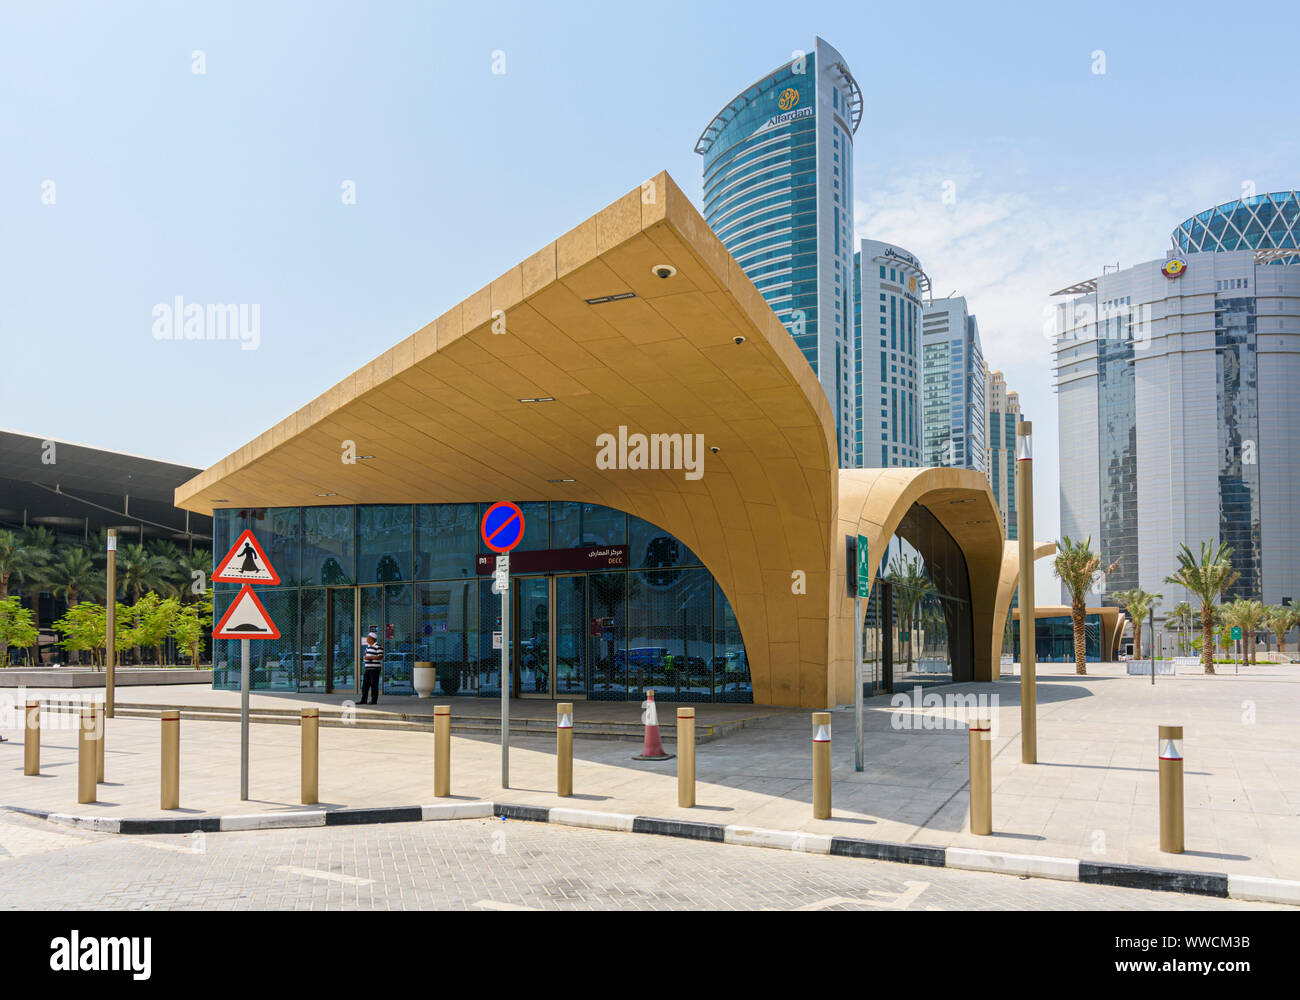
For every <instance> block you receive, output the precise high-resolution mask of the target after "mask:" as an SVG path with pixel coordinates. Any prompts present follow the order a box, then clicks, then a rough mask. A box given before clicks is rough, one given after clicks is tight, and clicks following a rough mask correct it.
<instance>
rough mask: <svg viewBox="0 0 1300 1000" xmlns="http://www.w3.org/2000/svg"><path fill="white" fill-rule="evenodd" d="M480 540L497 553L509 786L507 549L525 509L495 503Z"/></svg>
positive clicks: (505, 782)
mask: <svg viewBox="0 0 1300 1000" xmlns="http://www.w3.org/2000/svg"><path fill="white" fill-rule="evenodd" d="M479 534H480V535H481V536H482V538H483V544H484V545H486V546H487V547H488V548H489V549H491V550H492V551H493V552H495V553H496V554H497V561H496V572H495V573H494V574H493V577H494V579H493V581H492V589H493V590H494V591H496V593H498V594H500V595H501V787H502V788H509V787H510V645H511V643H510V550H511V549H513V548H514V547H515V546H516V545H518V544H519V543H520V542H522V541H523V540H524V512H523V511H522V510H520V509H519V507H518V506H516V505H515V504H512V503H510V502H509V501H508V500H501V501H498V502H497V503H494V504H493V505H492V506H491V507H489V508H488V509H487V510H486V511H485V512H484V513H483V521H482V523H481V524H480V525H479Z"/></svg>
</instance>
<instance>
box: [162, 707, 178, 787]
mask: <svg viewBox="0 0 1300 1000" xmlns="http://www.w3.org/2000/svg"><path fill="white" fill-rule="evenodd" d="M161 807H162V808H163V809H179V808H180V807H181V713H180V712H179V711H177V710H176V709H174V708H170V709H168V710H167V711H165V712H163V714H162V801H161Z"/></svg>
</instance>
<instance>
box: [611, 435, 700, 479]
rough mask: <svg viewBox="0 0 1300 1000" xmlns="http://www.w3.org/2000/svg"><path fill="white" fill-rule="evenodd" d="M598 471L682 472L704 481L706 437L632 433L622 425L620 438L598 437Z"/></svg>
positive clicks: (688, 477)
mask: <svg viewBox="0 0 1300 1000" xmlns="http://www.w3.org/2000/svg"><path fill="white" fill-rule="evenodd" d="M711 450H712V451H713V452H714V453H715V454H716V453H717V451H718V449H716V448H714V449H711ZM596 468H598V469H632V470H637V469H680V470H682V471H683V472H684V473H685V478H687V479H690V480H696V479H700V478H702V477H703V476H704V435H703V434H641V433H639V432H638V433H635V434H629V433H628V431H627V427H626V426H625V425H620V426H619V429H618V434H617V435H614V434H599V435H597V436H596Z"/></svg>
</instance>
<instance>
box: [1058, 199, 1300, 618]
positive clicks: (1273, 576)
mask: <svg viewBox="0 0 1300 1000" xmlns="http://www.w3.org/2000/svg"><path fill="white" fill-rule="evenodd" d="M1172 242H1173V247H1174V248H1173V249H1172V250H1170V251H1168V252H1167V253H1166V255H1165V256H1164V257H1163V258H1160V259H1157V260H1151V261H1146V262H1145V263H1141V264H1137V265H1135V266H1133V267H1129V268H1126V269H1124V270H1121V271H1112V272H1109V273H1106V274H1103V275H1101V276H1100V277H1096V278H1091V279H1088V280H1086V281H1081V282H1078V283H1077V284H1074V285H1071V286H1069V287H1068V288H1063V289H1061V291H1059V292H1056V293H1055V294H1056V295H1057V296H1059V297H1061V298H1062V299H1063V300H1064V301H1063V302H1062V303H1061V304H1060V305H1059V306H1058V307H1057V310H1056V313H1057V331H1058V334H1057V338H1056V344H1055V351H1056V374H1057V386H1058V392H1057V406H1058V410H1059V415H1060V442H1061V480H1060V482H1061V485H1060V489H1061V531H1062V533H1063V534H1066V535H1070V536H1071V537H1073V538H1084V537H1087V536H1091V537H1092V539H1093V544H1094V547H1096V548H1097V549H1098V550H1099V551H1100V553H1101V556H1102V558H1103V560H1105V561H1106V562H1108V563H1109V562H1113V561H1114V560H1116V559H1119V560H1120V565H1119V566H1118V567H1117V569H1116V571H1115V573H1114V574H1112V575H1111V577H1110V578H1109V579H1108V581H1107V583H1106V589H1107V591H1112V592H1113V591H1115V590H1121V589H1126V588H1129V587H1136V586H1139V585H1140V586H1142V587H1145V588H1146V589H1147V590H1159V591H1160V592H1162V593H1163V594H1164V595H1165V598H1164V606H1165V607H1169V606H1171V605H1172V604H1174V603H1175V602H1177V601H1179V600H1183V599H1187V597H1188V595H1187V594H1185V593H1184V592H1183V591H1182V589H1181V588H1178V587H1175V586H1173V585H1172V584H1167V583H1165V582H1164V581H1165V577H1166V576H1168V575H1169V574H1170V573H1171V572H1172V571H1173V570H1174V568H1175V566H1176V563H1177V560H1176V554H1177V552H1178V550H1179V546H1180V545H1181V544H1182V543H1186V544H1187V545H1188V546H1189V547H1190V548H1191V549H1192V550H1193V552H1199V549H1200V543H1201V542H1202V541H1210V542H1213V543H1218V542H1226V543H1227V544H1228V545H1230V546H1231V547H1232V550H1233V554H1232V563H1233V566H1234V568H1235V569H1236V570H1237V572H1238V573H1239V574H1240V576H1239V577H1238V579H1237V582H1236V583H1235V584H1234V585H1233V586H1232V587H1231V589H1230V590H1229V592H1228V596H1229V597H1250V598H1254V599H1258V600H1263V601H1265V602H1266V603H1269V604H1278V603H1281V601H1282V600H1283V599H1284V598H1288V597H1289V598H1292V599H1295V598H1298V597H1300V477H1298V476H1297V472H1296V470H1297V469H1298V468H1300V435H1297V434H1296V427H1297V426H1300V393H1297V391H1296V386H1297V385H1300V195H1297V193H1296V192H1295V191H1287V192H1281V193H1277V194H1268V195H1260V196H1257V197H1253V198H1248V199H1243V200H1241V201H1233V202H1227V203H1225V204H1222V205H1218V206H1216V207H1215V208H1211V209H1206V210H1205V211H1204V212H1201V213H1199V214H1198V215H1195V216H1193V217H1192V218H1190V219H1188V220H1186V221H1185V222H1183V223H1182V224H1181V225H1180V226H1178V228H1177V229H1175V230H1174V233H1173V238H1172Z"/></svg>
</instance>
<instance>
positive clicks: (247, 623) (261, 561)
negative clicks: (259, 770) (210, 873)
mask: <svg viewBox="0 0 1300 1000" xmlns="http://www.w3.org/2000/svg"><path fill="white" fill-rule="evenodd" d="M212 579H213V582H215V583H238V584H241V585H242V586H241V587H240V590H239V593H238V594H237V595H236V596H235V599H234V600H233V601H231V602H230V607H228V608H227V609H226V613H225V614H224V615H222V616H221V621H220V622H218V623H217V626H216V627H215V628H214V629H213V630H212V638H213V639H238V640H239V798H240V800H241V801H243V802H247V801H248V690H249V652H250V647H249V645H248V644H249V642H250V641H251V640H253V639H278V638H280V630H279V629H278V628H276V627H275V622H273V621H271V616H270V615H268V614H267V613H266V608H264V607H262V602H261V601H259V600H258V599H257V593H256V592H255V591H254V590H253V587H252V584H254V583H262V584H267V585H269V586H276V585H278V584H279V582H280V574H279V573H277V572H276V571H275V568H274V567H273V566H272V565H271V561H270V560H269V559H267V558H266V552H265V550H264V549H263V548H262V546H261V544H259V542H258V541H257V539H256V538H255V537H254V535H253V533H252V532H251V531H245V532H244V533H243V534H242V535H240V536H239V538H238V540H237V541H236V542H235V544H234V545H233V546H231V549H230V551H229V552H227V553H226V557H225V558H224V559H222V560H221V562H220V564H219V565H218V566H217V569H216V572H215V573H213V574H212Z"/></svg>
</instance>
